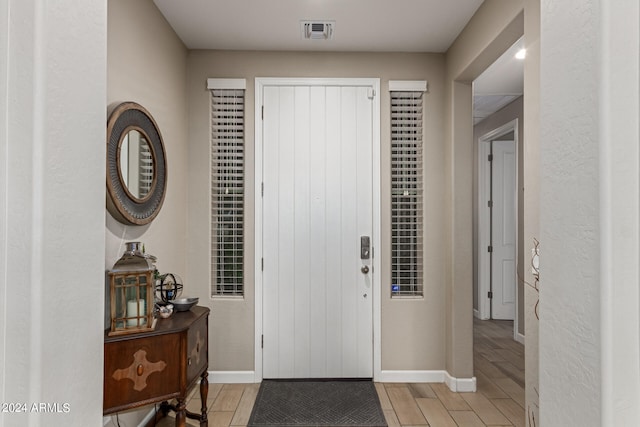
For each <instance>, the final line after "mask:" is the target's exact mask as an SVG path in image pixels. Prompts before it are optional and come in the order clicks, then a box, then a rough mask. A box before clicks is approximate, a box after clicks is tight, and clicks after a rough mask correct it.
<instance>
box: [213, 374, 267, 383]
mask: <svg viewBox="0 0 640 427" xmlns="http://www.w3.org/2000/svg"><path fill="white" fill-rule="evenodd" d="M209 382H210V383H219V384H251V383H255V382H257V381H256V373H255V372H254V371H209Z"/></svg>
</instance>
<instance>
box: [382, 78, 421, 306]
mask: <svg viewBox="0 0 640 427" xmlns="http://www.w3.org/2000/svg"><path fill="white" fill-rule="evenodd" d="M389 89H390V92H391V296H392V297H422V296H423V275H424V272H423V227H422V222H423V174H422V129H423V111H422V101H423V93H424V91H425V89H426V82H389Z"/></svg>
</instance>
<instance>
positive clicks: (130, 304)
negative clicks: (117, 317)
mask: <svg viewBox="0 0 640 427" xmlns="http://www.w3.org/2000/svg"><path fill="white" fill-rule="evenodd" d="M136 303H137V304H136ZM145 307H146V306H145V304H144V300H140V301H136V300H134V299H132V300H129V301H127V317H142V318H141V319H140V325H144V324H146V323H147V319H146V318H145V317H143V316H145V310H144V309H145ZM137 324H138V319H129V320H127V325H129V326H136V325H137Z"/></svg>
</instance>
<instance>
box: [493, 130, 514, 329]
mask: <svg viewBox="0 0 640 427" xmlns="http://www.w3.org/2000/svg"><path fill="white" fill-rule="evenodd" d="M492 154H493V162H492V176H491V194H492V200H493V209H492V220H491V223H492V224H491V242H492V246H493V252H492V254H491V288H492V292H493V298H492V299H491V314H492V316H491V317H492V318H493V319H499V320H514V318H515V314H516V150H515V143H514V141H492Z"/></svg>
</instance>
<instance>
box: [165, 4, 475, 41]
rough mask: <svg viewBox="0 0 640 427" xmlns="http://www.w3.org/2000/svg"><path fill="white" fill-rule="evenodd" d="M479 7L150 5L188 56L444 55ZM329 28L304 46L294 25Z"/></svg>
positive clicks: (401, 5)
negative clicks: (324, 23) (329, 35)
mask: <svg viewBox="0 0 640 427" xmlns="http://www.w3.org/2000/svg"><path fill="white" fill-rule="evenodd" d="M482 2H483V0H154V3H155V4H156V6H157V7H158V9H160V12H162V14H163V15H164V16H165V18H166V19H167V21H168V22H169V24H170V25H171V26H172V27H173V29H174V30H175V32H176V33H177V34H178V36H179V37H180V38H181V39H182V41H183V42H184V44H185V45H186V46H187V47H188V48H189V49H226V50H304V51H309V50H312V51H315V50H320V51H347V52H445V51H446V50H447V49H448V48H449V46H451V44H452V43H453V41H454V40H455V39H456V37H457V36H458V34H460V31H462V29H463V28H464V26H465V25H466V24H467V22H469V19H471V17H472V16H473V14H474V13H475V12H476V10H477V9H478V7H479V6H480V5H481V4H482ZM302 20H331V21H335V31H334V39H333V40H329V41H325V40H322V41H320V40H305V39H303V38H302V36H301V30H300V21H302Z"/></svg>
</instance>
